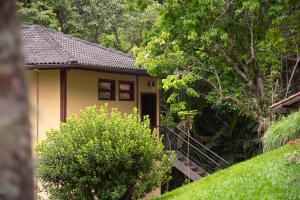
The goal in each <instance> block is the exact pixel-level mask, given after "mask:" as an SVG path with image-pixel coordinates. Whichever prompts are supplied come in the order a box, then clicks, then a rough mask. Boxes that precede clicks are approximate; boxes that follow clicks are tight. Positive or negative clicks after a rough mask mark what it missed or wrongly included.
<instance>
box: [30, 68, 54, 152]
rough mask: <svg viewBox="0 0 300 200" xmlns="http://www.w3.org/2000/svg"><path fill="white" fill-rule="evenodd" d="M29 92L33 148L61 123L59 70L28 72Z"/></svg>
mask: <svg viewBox="0 0 300 200" xmlns="http://www.w3.org/2000/svg"><path fill="white" fill-rule="evenodd" d="M28 90H29V102H30V120H31V131H32V139H33V143H32V144H33V147H35V146H36V144H37V141H39V140H42V139H45V138H46V131H48V130H50V129H51V128H58V125H59V122H60V73H59V70H40V71H32V70H29V71H28Z"/></svg>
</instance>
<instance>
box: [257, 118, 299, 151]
mask: <svg viewBox="0 0 300 200" xmlns="http://www.w3.org/2000/svg"><path fill="white" fill-rule="evenodd" d="M299 138H300V112H295V113H293V114H291V115H289V116H287V117H282V118H280V119H279V120H278V121H276V122H274V123H273V124H272V125H271V127H270V128H269V129H268V130H267V132H266V133H265V135H264V137H263V138H262V141H263V149H264V151H271V150H273V149H276V148H278V147H280V146H283V145H285V144H287V142H288V141H289V140H294V139H299Z"/></svg>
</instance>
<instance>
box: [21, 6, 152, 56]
mask: <svg viewBox="0 0 300 200" xmlns="http://www.w3.org/2000/svg"><path fill="white" fill-rule="evenodd" d="M19 7H20V13H21V16H22V18H23V22H24V23H25V24H40V25H44V26H47V27H50V28H52V29H56V30H59V31H62V32H64V33H67V34H71V35H73V36H76V37H80V38H81V39H84V40H88V41H92V42H95V43H100V44H102V45H104V46H106V47H111V48H114V49H117V50H120V51H123V52H130V50H131V49H132V48H133V46H134V45H139V44H140V42H141V40H142V33H143V31H145V30H149V29H150V28H151V26H152V24H153V23H154V21H155V19H156V16H157V13H158V4H157V3H155V2H152V3H151V5H150V6H148V7H147V8H146V9H145V10H143V12H141V11H140V10H138V9H135V6H131V5H130V4H127V3H126V2H125V1H124V0H19Z"/></svg>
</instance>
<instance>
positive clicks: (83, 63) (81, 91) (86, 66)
mask: <svg viewBox="0 0 300 200" xmlns="http://www.w3.org/2000/svg"><path fill="white" fill-rule="evenodd" d="M22 36H23V45H24V54H25V62H26V67H27V69H28V72H27V73H28V82H29V98H30V104H31V121H32V133H33V135H32V136H33V137H32V138H33V146H35V145H36V144H37V142H38V141H39V140H42V139H44V138H45V137H46V135H45V133H46V131H47V130H49V129H51V128H58V125H59V123H60V122H63V121H65V120H66V118H67V117H68V116H70V115H73V114H78V113H79V111H80V110H81V109H83V108H85V107H86V106H90V105H97V106H101V105H104V104H105V103H107V104H108V106H109V107H110V108H118V109H119V110H120V111H121V112H124V113H130V112H131V111H132V110H133V108H134V107H136V108H138V110H139V112H140V114H141V115H142V116H143V115H149V117H150V121H151V125H152V126H156V125H158V124H159V90H158V89H157V87H156V84H155V83H156V80H155V78H153V77H150V76H149V75H148V74H147V72H146V70H145V69H138V68H136V67H135V65H134V63H135V59H134V57H132V56H131V55H128V54H124V53H121V52H118V51H113V50H111V49H108V48H104V47H101V46H99V45H98V44H94V43H90V42H87V41H84V40H81V39H78V38H75V37H72V36H70V35H66V34H63V33H60V32H54V31H52V30H50V29H48V28H45V27H42V26H37V25H34V26H25V27H23V28H22Z"/></svg>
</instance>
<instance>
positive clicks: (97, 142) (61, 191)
mask: <svg viewBox="0 0 300 200" xmlns="http://www.w3.org/2000/svg"><path fill="white" fill-rule="evenodd" d="M149 125H150V124H149V120H148V119H145V120H143V121H142V120H141V119H140V116H139V115H138V114H137V111H136V110H135V111H134V112H133V114H131V115H123V114H121V113H120V112H118V111H117V110H116V109H113V110H112V112H111V113H108V110H107V106H104V107H101V108H100V110H97V109H96V107H89V108H87V109H85V110H83V111H82V112H81V113H80V117H76V116H72V117H70V118H69V119H68V120H67V122H66V123H61V124H60V128H59V129H58V130H51V131H49V132H48V135H47V139H46V140H44V141H42V142H41V143H40V144H39V146H38V155H39V156H38V157H39V163H38V174H39V177H40V178H41V181H42V183H43V187H44V188H45V189H46V191H47V192H48V193H49V194H50V199H63V200H64V199H65V200H67V199H68V200H75V199H101V200H106V199H107V200H108V199H109V200H113V199H128V200H130V199H138V198H140V197H142V196H144V194H145V193H147V192H150V191H151V190H153V189H154V188H157V187H159V186H160V184H162V183H164V181H167V180H168V177H169V176H168V172H169V170H170V168H171V166H172V160H171V159H170V157H169V156H168V155H166V154H165V153H164V150H163V144H162V142H161V141H160V140H158V139H157V131H156V130H154V131H153V132H152V131H151V129H150V128H149Z"/></svg>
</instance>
